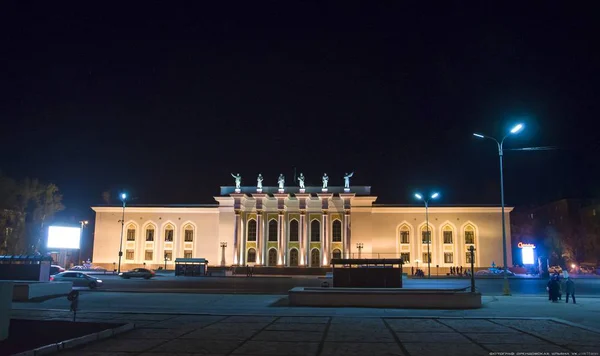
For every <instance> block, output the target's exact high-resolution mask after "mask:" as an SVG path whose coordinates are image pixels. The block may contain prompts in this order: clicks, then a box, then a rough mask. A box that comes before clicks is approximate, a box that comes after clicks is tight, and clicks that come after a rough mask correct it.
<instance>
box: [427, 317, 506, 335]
mask: <svg viewBox="0 0 600 356" xmlns="http://www.w3.org/2000/svg"><path fill="white" fill-rule="evenodd" d="M438 321H439V322H440V323H442V324H444V325H448V326H449V327H451V328H454V329H456V330H457V331H459V332H474V333H516V332H517V331H515V330H513V329H510V328H508V327H505V326H502V325H498V324H494V323H492V322H491V321H489V320H485V319H438Z"/></svg>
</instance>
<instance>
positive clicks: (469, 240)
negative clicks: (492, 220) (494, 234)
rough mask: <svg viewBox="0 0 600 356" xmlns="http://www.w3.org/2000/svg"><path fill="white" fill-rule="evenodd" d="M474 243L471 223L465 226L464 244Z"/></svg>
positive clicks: (473, 229) (473, 230) (473, 231)
mask: <svg viewBox="0 0 600 356" xmlns="http://www.w3.org/2000/svg"><path fill="white" fill-rule="evenodd" d="M474 243H475V228H474V227H473V226H471V225H467V227H465V244H471V245H472V244H474Z"/></svg>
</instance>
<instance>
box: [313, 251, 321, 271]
mask: <svg viewBox="0 0 600 356" xmlns="http://www.w3.org/2000/svg"><path fill="white" fill-rule="evenodd" d="M310 266H311V267H320V266H321V253H320V252H319V249H318V248H314V249H312V250H311V251H310Z"/></svg>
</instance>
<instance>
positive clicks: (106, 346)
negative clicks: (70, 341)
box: [82, 338, 168, 352]
mask: <svg viewBox="0 0 600 356" xmlns="http://www.w3.org/2000/svg"><path fill="white" fill-rule="evenodd" d="M166 341H168V339H127V338H111V339H107V340H99V341H97V342H94V343H92V344H90V345H88V346H85V347H84V348H83V349H82V351H117V352H141V351H145V350H148V349H150V348H152V347H155V346H157V345H160V344H161V343H164V342H166Z"/></svg>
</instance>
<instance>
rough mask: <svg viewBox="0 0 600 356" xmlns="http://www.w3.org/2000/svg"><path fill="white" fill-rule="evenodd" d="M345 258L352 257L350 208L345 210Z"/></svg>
mask: <svg viewBox="0 0 600 356" xmlns="http://www.w3.org/2000/svg"><path fill="white" fill-rule="evenodd" d="M343 234H344V236H343V240H344V256H345V257H344V258H350V246H351V243H352V241H351V240H350V210H346V211H345V212H344V230H343Z"/></svg>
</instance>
